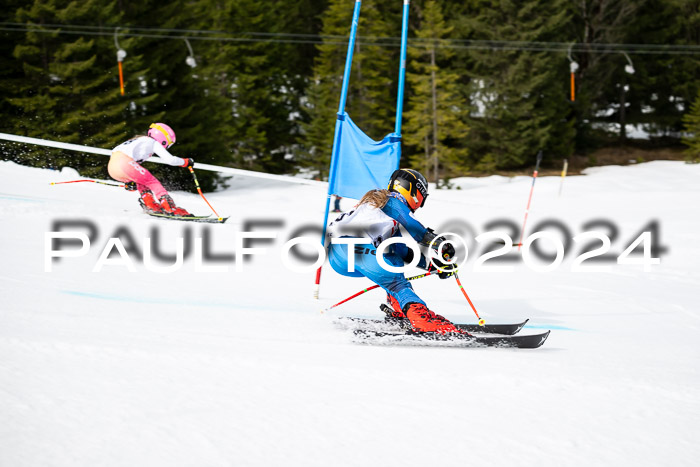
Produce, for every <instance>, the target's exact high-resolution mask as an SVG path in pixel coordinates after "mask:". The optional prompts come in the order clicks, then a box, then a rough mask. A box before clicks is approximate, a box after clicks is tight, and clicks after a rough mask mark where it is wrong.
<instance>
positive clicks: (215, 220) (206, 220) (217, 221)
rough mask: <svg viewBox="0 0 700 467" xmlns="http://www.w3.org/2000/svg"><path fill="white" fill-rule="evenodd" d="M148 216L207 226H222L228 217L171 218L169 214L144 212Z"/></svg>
mask: <svg viewBox="0 0 700 467" xmlns="http://www.w3.org/2000/svg"><path fill="white" fill-rule="evenodd" d="M144 212H145V213H146V214H148V215H149V216H153V217H160V218H161V219H172V220H175V221H186V222H204V223H207V224H223V223H224V222H226V221H227V220H228V217H211V215H206V216H173V215H170V214H161V213H157V212H148V211H144Z"/></svg>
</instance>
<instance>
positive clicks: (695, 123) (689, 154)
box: [683, 92, 700, 162]
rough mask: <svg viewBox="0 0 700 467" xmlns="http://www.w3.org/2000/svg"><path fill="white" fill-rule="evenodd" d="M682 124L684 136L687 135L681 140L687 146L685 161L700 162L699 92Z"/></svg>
mask: <svg viewBox="0 0 700 467" xmlns="http://www.w3.org/2000/svg"><path fill="white" fill-rule="evenodd" d="M683 123H684V124H685V128H684V129H685V131H686V134H688V135H689V136H686V137H685V138H683V143H684V144H685V145H686V146H688V149H686V160H687V161H690V162H700V92H699V93H698V95H697V97H696V98H695V102H693V105H692V106H691V107H690V111H689V112H688V113H687V114H685V115H684V116H683Z"/></svg>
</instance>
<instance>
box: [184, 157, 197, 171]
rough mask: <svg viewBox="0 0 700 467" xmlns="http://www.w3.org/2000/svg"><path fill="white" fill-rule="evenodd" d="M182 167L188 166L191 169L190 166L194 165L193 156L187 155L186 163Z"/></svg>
mask: <svg viewBox="0 0 700 467" xmlns="http://www.w3.org/2000/svg"><path fill="white" fill-rule="evenodd" d="M181 167H187V168H188V169H189V168H190V167H194V159H192V158H190V157H186V158H185V163H184V164H182V166H181Z"/></svg>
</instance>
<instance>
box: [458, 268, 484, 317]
mask: <svg viewBox="0 0 700 467" xmlns="http://www.w3.org/2000/svg"><path fill="white" fill-rule="evenodd" d="M454 276H455V279H456V280H457V285H458V286H459V290H461V291H462V293H463V294H464V297H465V298H466V299H467V301H468V302H469V305H471V307H472V310H474V314H475V315H476V317H477V319H478V320H479V326H483V325H484V324H486V321H484V320H483V319H482V318H481V316H479V313H478V312H477V311H476V308H474V304H473V303H472V301H471V299H470V298H469V295H467V291H466V290H464V287H463V286H462V282H461V281H460V280H459V276H458V275H457V273H456V272H455V273H454Z"/></svg>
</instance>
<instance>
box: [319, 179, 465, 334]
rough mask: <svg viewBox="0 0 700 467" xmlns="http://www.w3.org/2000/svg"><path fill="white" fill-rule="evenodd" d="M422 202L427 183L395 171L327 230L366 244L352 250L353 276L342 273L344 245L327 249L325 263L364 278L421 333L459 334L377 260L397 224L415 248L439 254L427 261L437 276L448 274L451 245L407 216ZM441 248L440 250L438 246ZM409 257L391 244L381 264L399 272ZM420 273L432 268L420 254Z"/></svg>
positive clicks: (396, 231)
mask: <svg viewBox="0 0 700 467" xmlns="http://www.w3.org/2000/svg"><path fill="white" fill-rule="evenodd" d="M427 197H428V182H427V181H426V179H425V177H423V175H421V174H420V173H419V172H418V171H416V170H411V169H399V170H397V171H395V172H394V173H393V174H392V176H391V180H390V181H389V185H388V187H387V189H386V190H371V191H369V192H367V193H366V194H365V195H364V196H363V197H362V199H361V200H360V202H359V203H358V204H357V206H355V207H354V208H353V210H352V211H349V212H346V213H343V214H342V215H341V216H339V217H338V218H337V219H336V220H334V221H333V222H331V224H330V225H329V230H328V232H329V235H330V237H331V239H333V238H343V237H351V238H369V239H370V241H371V243H367V244H361V245H358V246H357V247H355V250H354V251H353V253H354V254H355V257H354V263H355V264H354V268H355V271H354V272H351V271H349V270H348V269H349V268H348V245H347V244H338V243H332V242H331V244H330V247H329V250H328V260H329V262H330V264H331V267H333V269H334V270H335V271H336V272H338V273H339V274H342V275H344V276H350V277H367V278H368V279H370V280H371V281H373V282H375V283H376V284H379V285H380V286H381V287H382V288H383V289H384V290H386V292H387V299H388V301H389V302H390V303H391V305H392V308H393V313H392V316H394V317H399V318H408V320H409V321H410V323H411V325H412V326H413V328H414V329H415V330H417V331H424V332H438V333H447V332H460V331H459V330H458V329H457V328H456V327H455V326H454V325H453V324H452V323H451V322H450V321H448V320H447V319H445V318H444V317H442V316H440V315H436V314H435V313H434V312H432V311H430V310H429V309H428V307H427V306H426V304H425V302H424V301H423V300H421V299H420V297H418V295H416V293H415V292H414V291H413V287H412V286H411V284H410V283H409V282H408V280H407V279H406V277H405V276H404V275H403V274H402V273H396V272H390V271H387V270H385V269H384V268H383V267H382V266H381V265H380V264H379V262H378V261H377V247H378V246H379V244H380V243H382V241H384V240H386V239H388V238H391V237H396V236H401V232H400V229H399V225H401V226H403V227H404V228H405V229H406V231H407V232H408V233H409V234H410V235H411V237H413V239H414V240H416V241H417V242H418V243H419V244H421V245H425V246H430V247H431V248H433V249H434V250H435V251H438V250H439V249H440V250H441V251H440V253H441V254H442V258H444V260H445V262H442V261H440V260H438V259H433V262H434V263H436V264H437V266H439V267H440V269H441V270H442V271H441V272H440V273H439V274H438V275H439V276H440V278H442V279H445V278H447V277H449V276H451V275H452V274H453V273H454V264H451V263H450V264H448V263H449V262H450V261H451V260H452V258H453V257H454V254H455V250H454V246H453V245H452V244H451V243H450V242H448V241H446V240H445V239H444V237H437V236H436V235H435V233H433V231H432V230H431V229H428V228H426V227H424V226H423V225H422V224H421V223H420V222H418V221H417V220H416V219H415V218H414V217H413V213H414V212H415V211H416V210H417V209H418V208H419V207H422V206H423V205H424V204H425V200H426V198H427ZM441 245H442V247H441ZM413 258H414V252H413V250H412V249H411V248H409V247H408V246H407V245H405V244H403V243H395V244H393V245H391V246H390V247H389V248H387V249H386V250H385V253H384V260H385V262H386V263H388V264H389V265H391V266H394V267H402V266H404V264H405V263H410V262H411V261H412V260H413ZM417 266H418V267H419V268H423V269H426V270H431V269H435V266H434V265H433V264H431V262H430V261H429V260H428V259H427V258H426V257H425V256H424V255H422V254H421V258H420V260H419V262H418V265H417Z"/></svg>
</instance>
